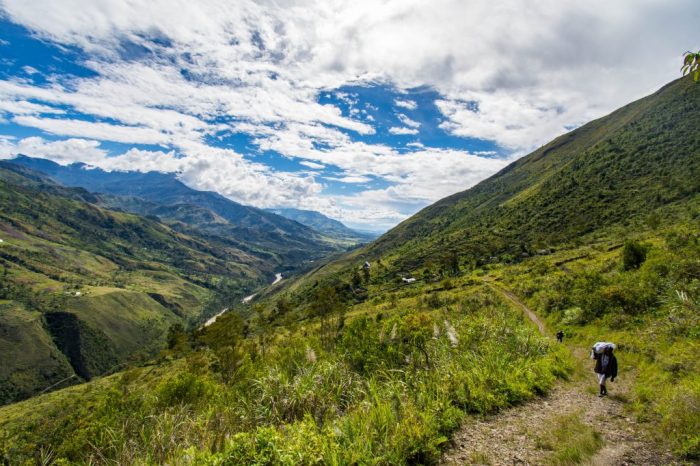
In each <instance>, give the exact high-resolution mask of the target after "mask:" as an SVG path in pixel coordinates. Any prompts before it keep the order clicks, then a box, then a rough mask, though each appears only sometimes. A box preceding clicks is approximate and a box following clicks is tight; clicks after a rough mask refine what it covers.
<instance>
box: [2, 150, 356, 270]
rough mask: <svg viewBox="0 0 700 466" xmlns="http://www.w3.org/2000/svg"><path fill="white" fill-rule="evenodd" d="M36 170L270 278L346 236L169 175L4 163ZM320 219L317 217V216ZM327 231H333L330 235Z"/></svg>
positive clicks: (348, 241)
mask: <svg viewBox="0 0 700 466" xmlns="http://www.w3.org/2000/svg"><path fill="white" fill-rule="evenodd" d="M8 163H10V164H12V165H16V166H18V167H25V168H29V169H31V170H33V171H36V172H40V173H42V174H44V175H46V176H47V177H50V179H52V180H53V181H55V182H57V183H60V184H61V185H64V186H72V187H82V188H85V189H87V190H89V191H90V192H94V193H99V197H98V199H99V200H98V203H99V205H100V206H102V207H106V208H108V209H119V210H125V211H127V212H131V213H135V214H138V215H143V216H154V217H157V218H159V219H160V220H161V221H163V222H166V223H169V224H171V225H172V226H173V227H174V228H176V229H178V230H180V231H184V232H186V233H191V232H189V230H190V229H192V228H194V229H195V230H196V233H194V234H196V235H200V236H201V235H202V234H207V235H210V236H215V237H217V238H218V239H219V240H221V239H224V238H225V241H226V242H227V243H228V245H229V246H233V247H235V248H237V249H240V250H242V251H245V252H246V253H247V254H249V255H251V256H253V257H255V258H257V259H258V268H259V269H260V270H263V271H265V273H267V274H268V276H273V275H274V274H275V273H277V272H280V271H285V272H287V271H292V270H298V269H300V268H303V267H304V266H305V265H306V264H307V262H308V261H313V260H318V259H321V258H323V257H325V256H327V255H328V254H331V253H336V252H338V251H344V250H345V248H346V247H348V246H349V245H355V244H357V243H358V242H359V241H358V238H357V235H355V236H354V237H351V238H347V237H346V236H347V235H345V236H339V235H337V234H335V233H334V234H330V235H327V234H325V233H323V232H321V231H320V230H318V231H317V230H315V229H313V228H310V227H309V226H306V224H302V223H299V222H297V221H294V219H292V220H290V219H288V218H286V217H284V216H281V215H277V214H276V213H273V212H270V211H266V210H263V209H257V208H255V207H251V206H246V205H242V204H238V203H236V202H234V201H232V200H230V199H228V198H226V197H224V196H222V195H220V194H218V193H215V192H209V191H197V190H195V189H192V188H190V187H188V186H186V185H185V184H184V183H182V182H181V181H179V180H178V178H177V176H176V175H175V174H172V173H159V172H147V173H141V172H133V171H111V172H108V171H104V170H101V169H99V168H95V167H89V169H88V167H87V166H86V165H84V164H81V163H75V164H71V165H67V166H63V165H59V164H57V163H55V162H52V161H50V160H46V159H36V158H31V157H26V156H18V157H16V158H14V159H12V160H11V161H10V162H8ZM317 215H320V214H317ZM331 233H333V232H331Z"/></svg>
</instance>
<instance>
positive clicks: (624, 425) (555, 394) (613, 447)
mask: <svg viewBox="0 0 700 466" xmlns="http://www.w3.org/2000/svg"><path fill="white" fill-rule="evenodd" d="M486 284H487V285H488V286H490V287H492V288H493V289H494V290H496V291H498V292H499V293H501V294H502V295H503V296H504V297H505V298H507V299H508V300H509V301H511V302H512V303H513V304H514V305H516V306H517V307H518V308H520V309H521V310H522V311H523V312H524V313H525V314H526V315H527V316H528V317H529V318H530V319H531V320H532V321H533V322H534V323H535V325H537V327H538V329H539V330H540V332H541V333H543V334H545V333H546V331H545V325H544V323H543V322H542V321H541V320H540V319H539V318H538V317H537V315H536V314H535V313H534V312H533V311H532V310H530V309H528V307H527V306H526V305H525V304H524V303H522V302H521V301H520V300H519V299H518V298H517V297H516V296H515V295H513V294H512V293H510V292H509V291H507V290H505V289H503V288H502V287H501V286H499V285H495V284H493V283H491V282H488V281H487V282H486ZM570 349H571V351H572V353H573V354H574V356H575V357H576V359H577V360H578V367H577V369H576V372H575V374H574V375H573V376H572V379H571V380H569V381H562V382H560V383H559V384H558V385H557V386H556V387H555V388H554V389H553V390H552V391H551V392H550V393H549V394H548V395H547V396H546V397H542V398H539V399H536V400H534V401H532V402H529V403H526V404H523V405H520V406H516V407H514V408H511V409H509V410H506V411H503V412H501V413H498V414H495V415H492V416H486V417H482V418H469V419H468V420H467V421H466V423H465V424H463V425H462V427H461V428H460V429H459V430H458V431H457V432H456V433H455V435H454V436H453V439H452V446H451V448H449V449H448V450H447V451H446V452H445V453H444V454H443V457H442V460H441V464H446V465H456V464H489V465H509V466H511V465H539V464H547V457H548V456H549V455H550V454H551V452H550V451H548V450H547V449H546V448H545V447H544V446H543V445H542V444H541V441H540V439H541V438H542V435H543V432H546V430H547V427H548V426H550V425H551V424H552V423H553V422H554V421H555V420H556V419H558V418H561V417H563V416H566V415H568V414H571V413H580V415H581V418H582V421H583V422H584V423H585V424H586V425H588V426H590V427H592V428H593V429H594V430H595V431H596V432H598V433H599V434H600V435H601V436H602V439H603V444H602V447H601V448H600V450H598V452H597V453H596V454H595V455H594V456H593V457H592V458H591V459H590V460H588V462H587V463H584V464H589V465H596V466H598V465H599V466H616V465H680V464H687V463H682V462H679V461H678V460H677V459H675V458H674V457H673V455H671V454H670V453H669V452H667V451H663V450H661V449H659V446H658V445H657V443H656V442H654V441H653V440H652V439H650V438H649V433H648V432H649V430H648V429H649V426H641V425H639V424H638V423H637V422H636V421H635V419H634V416H633V415H631V414H629V413H627V412H626V409H625V405H626V404H627V403H628V400H630V399H631V388H632V385H633V381H634V374H633V373H628V374H620V377H619V378H617V379H615V383H610V382H608V392H609V396H607V397H603V398H600V397H598V382H597V380H596V378H595V375H594V373H593V364H592V361H591V360H589V359H588V353H587V351H586V350H583V349H580V348H575V347H570ZM645 427H646V428H645Z"/></svg>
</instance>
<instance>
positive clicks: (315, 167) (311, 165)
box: [299, 160, 326, 170]
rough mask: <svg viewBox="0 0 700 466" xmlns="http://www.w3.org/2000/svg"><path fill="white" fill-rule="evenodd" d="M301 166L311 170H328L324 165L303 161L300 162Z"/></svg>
mask: <svg viewBox="0 0 700 466" xmlns="http://www.w3.org/2000/svg"><path fill="white" fill-rule="evenodd" d="M299 164H300V165H303V166H305V167H308V168H311V169H313V170H322V169H324V168H326V166H325V165H323V164H322V163H316V162H309V161H308V160H302V161H301V162H299Z"/></svg>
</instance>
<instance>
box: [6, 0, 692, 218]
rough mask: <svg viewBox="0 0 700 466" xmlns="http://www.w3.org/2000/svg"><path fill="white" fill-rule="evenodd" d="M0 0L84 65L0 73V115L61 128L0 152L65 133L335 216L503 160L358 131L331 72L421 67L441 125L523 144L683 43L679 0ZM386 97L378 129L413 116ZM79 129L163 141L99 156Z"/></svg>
mask: <svg viewBox="0 0 700 466" xmlns="http://www.w3.org/2000/svg"><path fill="white" fill-rule="evenodd" d="M0 5H1V6H0V8H2V12H1V13H0V14H2V15H4V16H5V17H7V18H9V19H10V20H11V21H14V22H17V23H19V24H22V25H24V26H25V27H27V28H29V29H30V30H31V31H32V33H33V34H35V35H36V36H37V37H39V38H41V39H43V40H46V41H52V42H55V43H58V44H60V45H71V46H75V47H77V48H80V49H82V50H83V51H85V53H86V58H85V61H84V63H82V64H83V65H84V66H86V67H88V68H90V69H92V70H93V71H94V72H95V73H96V76H92V77H86V78H76V77H71V78H70V79H69V80H65V79H52V80H49V84H46V85H42V86H37V85H32V84H29V83H28V82H26V81H22V80H19V79H17V80H11V79H8V80H0V112H2V113H0V118H3V119H5V120H9V121H12V122H14V123H16V124H19V125H23V126H27V127H32V128H36V129H39V130H41V131H44V132H46V133H49V134H52V135H56V136H61V137H65V138H67V139H65V140H64V141H62V144H63V146H61V145H60V144H59V141H48V140H44V139H41V140H33V141H27V139H31V138H25V139H22V140H10V139H7V138H5V139H3V140H1V141H0V148H1V149H2V150H3V153H8V152H7V151H8V150H9V149H8V148H17V147H19V146H20V145H24V148H25V149H26V150H27V151H29V150H30V149H31V150H32V151H33V152H34V154H35V155H38V156H46V157H55V158H56V159H57V160H60V161H62V162H67V161H68V160H72V159H71V156H70V155H69V154H68V151H69V149H70V147H72V146H75V145H76V144H84V145H85V144H87V146H85V147H83V149H82V152H80V150H79V149H78V148H77V147H76V148H75V154H78V153H82V154H83V155H81V156H78V155H75V157H76V158H77V157H83V159H81V160H85V161H88V162H90V163H94V164H96V165H101V166H104V167H108V168H111V169H126V168H127V167H136V169H140V170H146V169H161V170H162V169H168V170H170V169H172V170H173V171H177V172H178V173H181V177H182V179H183V180H184V181H186V182H188V183H190V184H192V185H194V186H195V187H200V188H202V189H213V190H216V191H218V192H220V193H222V194H224V195H227V196H229V197H232V198H234V199H236V200H239V201H242V202H248V203H251V204H254V205H260V206H272V205H275V204H276V203H277V204H279V205H296V206H306V207H309V206H312V205H313V206H316V207H317V208H318V209H319V210H322V211H324V213H334V214H337V215H334V216H335V217H339V216H340V218H343V219H348V221H352V222H353V223H354V224H360V223H362V222H363V221H364V222H365V223H367V224H370V223H373V222H378V223H382V224H383V225H388V224H390V223H392V222H396V221H398V220H400V219H401V218H404V217H405V216H406V215H408V214H409V213H411V211H412V210H411V209H413V211H415V209H417V208H419V207H422V206H423V205H425V204H427V203H429V202H432V201H435V200H436V199H437V198H438V197H439V196H443V195H448V194H451V193H452V192H455V191H459V190H462V189H465V188H466V187H468V186H470V185H471V184H473V183H476V182H477V181H478V180H480V179H482V178H483V177H485V176H488V175H490V174H491V173H493V172H495V171H496V170H497V169H499V168H500V167H502V166H503V165H504V164H505V162H506V161H505V160H497V159H493V158H490V157H480V156H479V154H470V153H467V152H464V151H462V152H460V151H452V150H447V149H444V148H443V149H440V148H427V147H422V146H417V145H413V146H411V147H412V148H413V149H415V150H413V151H411V152H408V153H402V154H399V153H397V151H396V150H394V149H393V148H391V147H387V146H384V145H382V144H366V143H362V142H358V139H359V138H360V137H361V136H367V135H372V134H374V133H375V128H374V126H373V124H374V119H373V118H372V116H371V115H369V114H368V113H366V110H367V108H369V107H367V108H365V109H364V111H365V113H363V111H362V110H359V107H358V106H357V105H358V97H357V95H353V94H351V93H339V92H336V91H334V90H335V89H338V88H339V87H341V86H344V85H360V86H361V85H367V84H369V83H376V82H382V83H388V84H390V85H393V86H395V87H397V88H398V89H410V88H414V87H419V86H428V87H430V88H432V89H434V90H436V91H437V92H438V93H439V95H440V96H441V97H440V98H439V99H438V101H437V102H435V104H436V106H437V108H438V110H439V112H440V113H441V116H442V118H443V121H442V123H441V125H440V128H441V129H443V130H444V131H446V132H448V133H450V134H452V135H454V136H458V137H471V138H479V139H487V140H491V141H494V142H496V143H497V144H498V145H499V146H500V147H501V148H504V149H505V150H507V151H509V152H510V153H512V154H523V153H525V152H526V151H527V150H529V149H531V148H533V147H536V146H537V145H539V144H542V143H544V142H547V141H548V140H549V139H551V138H552V137H554V136H556V135H558V134H560V133H562V132H564V131H565V129H566V128H568V127H571V126H572V125H578V124H581V123H583V122H585V121H587V120H590V119H592V118H596V117H599V116H602V115H603V114H605V113H606V112H608V111H610V110H612V109H614V108H616V107H618V106H620V105H622V104H624V103H627V102H629V101H630V100H632V99H634V98H637V97H640V96H642V95H644V94H646V93H649V92H651V91H653V90H654V89H655V88H657V87H659V86H660V85H662V84H664V83H665V82H667V81H668V80H670V79H672V78H674V77H676V76H677V75H678V63H679V62H678V60H679V56H680V54H681V53H682V52H683V51H684V50H686V49H689V48H694V47H698V46H700V44H698V42H697V38H696V24H697V21H698V20H699V19H700V6H699V5H698V3H697V2H696V1H694V0H664V1H662V0H641V1H638V0H635V1H632V0H624V1H619V2H606V1H604V0H591V1H588V2H580V1H574V0H564V1H561V0H545V1H542V2H536V3H532V4H528V5H527V6H525V5H524V4H523V3H522V2H520V1H517V0H506V1H503V2H498V3H497V4H495V3H494V2H492V1H488V0H470V1H462V0H436V1H434V2H417V1H399V0H358V1H354V2H346V1H342V0H327V1H317V0H284V1H283V2H282V3H280V2H270V1H253V0H241V1H237V2H225V1H222V0H203V1H198V2H191V1H186V0H153V1H151V2H149V3H148V8H146V7H144V6H143V5H142V4H139V3H138V2H131V1H127V0H62V1H53V0H33V1H32V2H27V1H23V0H0ZM78 12H79V13H78ZM3 46H5V45H3ZM25 71H26V72H27V73H33V69H29V68H28V69H27V70H25ZM332 93H333V94H335V95H336V97H337V98H338V99H339V100H341V101H342V102H344V103H345V104H346V105H347V106H348V107H349V110H348V112H347V113H346V114H344V113H343V111H341V109H340V108H338V107H337V106H335V105H330V104H325V105H324V104H321V103H319V100H318V97H319V95H321V94H332ZM393 105H394V107H396V109H397V110H398V109H402V110H399V112H400V111H414V110H417V109H418V106H417V104H416V102H415V101H413V100H411V99H410V98H409V97H406V98H398V99H395V100H394V101H393ZM358 110H359V111H358ZM67 112H70V114H71V116H70V117H66V116H65V114H66V113H67ZM75 113H78V114H81V115H83V116H87V117H90V118H77V117H74V116H73V114H75ZM396 115H397V118H399V121H401V123H402V125H403V126H395V127H391V128H390V129H389V132H390V133H391V134H403V135H412V134H417V133H418V128H419V127H420V123H419V122H417V121H415V120H413V119H411V118H409V117H408V116H406V115H405V114H403V113H397V114H396ZM411 115H413V114H411ZM233 133H245V134H247V135H250V136H251V137H252V138H253V144H254V145H255V146H256V148H257V149H259V150H260V151H265V150H274V151H277V152H278V153H280V154H282V155H283V156H285V157H291V158H296V159H298V161H299V163H301V164H302V165H304V166H305V167H307V168H311V169H316V170H321V169H323V168H324V167H326V166H328V165H332V166H334V167H338V169H339V170H342V171H343V173H342V174H341V175H339V176H337V178H339V179H345V180H364V179H369V178H368V177H377V178H381V179H382V180H384V181H385V182H388V183H390V184H391V186H390V187H389V188H387V189H384V190H374V191H365V192H363V193H362V194H358V195H353V196H346V197H342V198H341V197H329V196H327V195H326V194H324V192H323V186H322V185H321V184H319V183H318V182H317V181H316V180H315V179H314V178H313V176H312V175H311V174H309V173H285V172H280V171H276V170H274V169H273V168H271V167H269V166H265V165H263V164H261V163H256V162H254V161H253V162H251V161H250V160H249V158H250V157H252V156H254V154H247V158H244V157H243V156H241V155H240V154H237V153H235V152H233V151H230V150H228V149H225V148H221V147H216V146H214V145H212V144H211V142H210V141H211V140H212V138H216V137H223V136H225V135H229V134H233ZM81 141H82V142H81ZM96 141H114V142H119V143H123V144H151V145H161V146H162V147H163V150H162V151H140V150H137V149H132V150H131V151H127V152H125V153H124V154H110V155H116V156H113V157H107V156H106V155H105V153H104V149H103V148H101V146H100V145H99V143H98V142H96ZM415 144H417V143H415ZM319 148H322V149H319ZM13 150H15V149H13ZM50 153H53V154H54V155H48V154H50ZM60 154H63V155H60ZM61 157H63V158H61ZM88 158H89V159H88ZM346 182H348V181H346ZM356 182H357V181H356ZM363 219H364V220H363Z"/></svg>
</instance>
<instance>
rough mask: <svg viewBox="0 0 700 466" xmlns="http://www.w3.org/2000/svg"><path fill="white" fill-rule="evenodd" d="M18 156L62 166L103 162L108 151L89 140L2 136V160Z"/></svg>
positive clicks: (0, 138) (0, 150)
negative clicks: (48, 161)
mask: <svg viewBox="0 0 700 466" xmlns="http://www.w3.org/2000/svg"><path fill="white" fill-rule="evenodd" d="M17 155H28V156H30V157H37V158H42V159H50V160H53V161H54V162H56V163H59V164H61V165H68V164H71V163H74V162H85V163H90V164H94V163H99V162H101V161H103V160H104V159H105V157H106V155H107V151H105V150H103V149H102V148H100V143H99V141H92V140H88V139H74V138H71V139H64V140H60V141H47V140H46V139H43V138H40V137H28V138H23V139H19V140H18V139H17V138H15V137H13V136H3V135H0V158H1V159H11V158H14V157H16V156H17Z"/></svg>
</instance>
